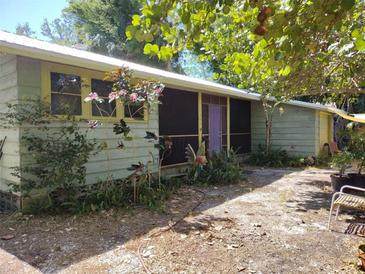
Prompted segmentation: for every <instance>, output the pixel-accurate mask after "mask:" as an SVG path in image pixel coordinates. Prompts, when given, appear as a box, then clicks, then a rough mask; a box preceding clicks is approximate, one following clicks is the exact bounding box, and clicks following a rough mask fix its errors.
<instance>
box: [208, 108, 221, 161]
mask: <svg viewBox="0 0 365 274" xmlns="http://www.w3.org/2000/svg"><path fill="white" fill-rule="evenodd" d="M221 138H222V115H221V106H220V105H213V104H209V148H208V150H209V154H212V153H213V152H219V151H221V149H222V140H221Z"/></svg>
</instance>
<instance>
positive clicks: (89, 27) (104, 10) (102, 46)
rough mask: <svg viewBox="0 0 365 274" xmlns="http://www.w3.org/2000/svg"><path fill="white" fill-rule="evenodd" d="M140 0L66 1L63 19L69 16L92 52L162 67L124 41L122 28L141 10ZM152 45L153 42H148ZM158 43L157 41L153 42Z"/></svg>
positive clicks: (130, 43) (156, 61)
mask: <svg viewBox="0 0 365 274" xmlns="http://www.w3.org/2000/svg"><path fill="white" fill-rule="evenodd" d="M140 2H141V1H140V0H89V1H83V0H70V1H69V5H68V7H66V8H65V10H64V14H65V16H66V18H68V17H72V20H73V23H74V28H75V31H76V33H77V36H78V38H79V40H80V42H82V43H83V44H85V45H87V47H88V48H89V49H90V50H91V51H94V52H98V53H102V54H108V55H111V56H114V57H121V58H123V59H127V60H133V61H137V62H142V63H148V64H153V65H156V64H157V65H159V66H165V64H166V63H165V62H160V61H159V60H158V59H157V58H151V57H148V56H144V55H143V54H142V52H143V47H142V46H141V45H140V44H139V43H138V42H136V41H127V37H126V34H125V33H126V31H125V30H126V28H127V26H128V25H129V24H131V22H132V21H133V18H132V16H133V14H138V13H139V11H140V8H141V4H140ZM149 41H150V42H153V41H154V40H149ZM154 42H156V43H157V42H158V41H154Z"/></svg>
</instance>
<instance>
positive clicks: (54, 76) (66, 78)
mask: <svg viewBox="0 0 365 274" xmlns="http://www.w3.org/2000/svg"><path fill="white" fill-rule="evenodd" d="M50 77H51V81H50V82H51V113H52V114H58V115H62V114H72V115H81V113H82V107H81V102H82V98H81V78H80V76H78V75H73V74H65V73H57V72H51V73H50Z"/></svg>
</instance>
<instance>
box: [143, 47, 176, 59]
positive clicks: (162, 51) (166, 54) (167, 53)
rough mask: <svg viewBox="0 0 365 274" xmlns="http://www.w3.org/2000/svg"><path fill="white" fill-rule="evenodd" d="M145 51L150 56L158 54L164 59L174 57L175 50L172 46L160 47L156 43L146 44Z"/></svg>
mask: <svg viewBox="0 0 365 274" xmlns="http://www.w3.org/2000/svg"><path fill="white" fill-rule="evenodd" d="M143 53H144V54H146V55H150V56H158V58H160V59H162V60H166V61H168V60H170V59H171V58H172V57H173V50H172V49H171V48H170V47H166V46H162V47H161V48H159V46H158V45H156V44H150V43H148V44H146V45H145V46H144V49H143Z"/></svg>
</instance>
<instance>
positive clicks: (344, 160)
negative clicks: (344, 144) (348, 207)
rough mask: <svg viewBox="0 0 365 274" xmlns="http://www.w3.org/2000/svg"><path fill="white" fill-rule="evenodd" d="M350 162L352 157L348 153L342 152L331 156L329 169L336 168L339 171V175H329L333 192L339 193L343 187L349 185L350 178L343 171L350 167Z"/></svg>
mask: <svg viewBox="0 0 365 274" xmlns="http://www.w3.org/2000/svg"><path fill="white" fill-rule="evenodd" d="M352 160H353V155H352V153H351V152H349V151H342V152H339V153H337V154H336V155H335V156H333V158H332V161H331V167H336V168H338V170H339V173H336V174H332V175H331V184H332V189H333V191H334V192H337V191H340V189H341V187H342V186H344V185H350V184H351V180H350V177H349V176H348V175H346V174H345V171H346V169H347V168H348V167H349V166H351V162H352Z"/></svg>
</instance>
